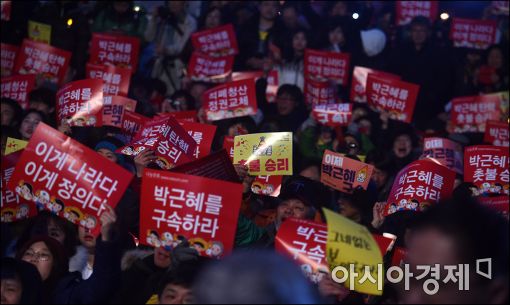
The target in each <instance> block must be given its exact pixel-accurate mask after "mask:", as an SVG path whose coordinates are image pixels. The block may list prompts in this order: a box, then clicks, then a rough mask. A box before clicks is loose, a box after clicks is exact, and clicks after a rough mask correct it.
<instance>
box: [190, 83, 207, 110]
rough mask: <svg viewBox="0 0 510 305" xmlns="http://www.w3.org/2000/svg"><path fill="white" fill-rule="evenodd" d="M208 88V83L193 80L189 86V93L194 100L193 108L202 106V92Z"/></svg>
mask: <svg viewBox="0 0 510 305" xmlns="http://www.w3.org/2000/svg"><path fill="white" fill-rule="evenodd" d="M207 89H209V85H208V84H207V83H204V82H193V83H191V86H190V88H189V94H191V96H192V97H193V99H194V100H195V109H199V108H200V107H202V94H204V92H205V91H206V90H207Z"/></svg>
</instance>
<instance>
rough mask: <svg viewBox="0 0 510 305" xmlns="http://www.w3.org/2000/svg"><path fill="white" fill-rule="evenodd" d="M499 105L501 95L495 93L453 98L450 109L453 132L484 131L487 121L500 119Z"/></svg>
mask: <svg viewBox="0 0 510 305" xmlns="http://www.w3.org/2000/svg"><path fill="white" fill-rule="evenodd" d="M501 106H502V100H501V96H499V95H497V94H491V95H476V96H465V97H458V98H454V99H453V100H452V110H451V118H452V125H453V132H456V133H463V132H485V123H486V122H487V121H489V120H492V121H500V118H501V116H502V111H501Z"/></svg>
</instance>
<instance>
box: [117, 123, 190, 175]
mask: <svg viewBox="0 0 510 305" xmlns="http://www.w3.org/2000/svg"><path fill="white" fill-rule="evenodd" d="M196 147H197V143H196V142H195V140H194V139H193V138H192V137H191V136H190V135H189V134H188V133H187V132H186V131H185V130H184V128H182V127H181V125H179V123H178V122H177V121H176V120H175V119H174V118H173V117H171V116H165V117H160V118H156V119H152V120H150V121H147V122H146V123H145V124H144V125H143V127H142V128H141V129H140V130H139V131H138V133H137V134H136V135H135V136H134V137H133V139H132V140H131V143H130V144H128V145H126V146H124V147H122V148H120V149H118V152H120V153H122V154H125V155H128V156H137V155H138V154H140V153H141V152H142V151H144V150H146V149H151V150H154V151H155V153H156V157H157V160H156V161H155V163H156V164H157V165H158V166H159V167H160V168H162V169H171V168H173V167H174V166H176V165H179V164H182V163H185V162H188V161H191V160H194V159H195V157H194V153H195V151H196Z"/></svg>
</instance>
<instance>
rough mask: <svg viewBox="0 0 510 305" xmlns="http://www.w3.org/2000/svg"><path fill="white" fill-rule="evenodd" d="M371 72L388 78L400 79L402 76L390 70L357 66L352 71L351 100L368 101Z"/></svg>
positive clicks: (357, 101)
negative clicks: (367, 91)
mask: <svg viewBox="0 0 510 305" xmlns="http://www.w3.org/2000/svg"><path fill="white" fill-rule="evenodd" d="M369 74H373V75H375V76H379V77H382V78H387V79H400V76H398V75H395V74H391V73H388V72H383V71H377V70H374V69H369V68H365V67H360V66H356V67H354V71H353V72H352V83H351V102H356V103H366V102H367V94H366V88H367V78H368V75H369Z"/></svg>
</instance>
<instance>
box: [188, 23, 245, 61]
mask: <svg viewBox="0 0 510 305" xmlns="http://www.w3.org/2000/svg"><path fill="white" fill-rule="evenodd" d="M191 43H192V44H193V48H194V49H195V50H197V51H200V52H202V53H205V54H208V55H210V56H227V55H237V54H238V53H239V49H238V47H237V39H236V35H235V32H234V27H233V26H232V24H226V25H222V26H219V27H216V28H213V29H208V30H205V31H200V32H195V33H193V34H191Z"/></svg>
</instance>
